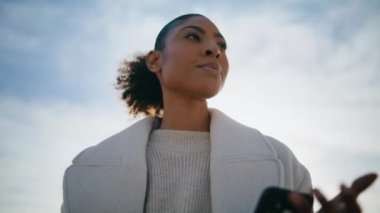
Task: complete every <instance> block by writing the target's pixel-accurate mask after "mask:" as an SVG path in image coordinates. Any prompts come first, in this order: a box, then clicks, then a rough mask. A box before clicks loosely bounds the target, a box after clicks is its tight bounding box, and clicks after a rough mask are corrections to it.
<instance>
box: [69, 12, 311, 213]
mask: <svg viewBox="0 0 380 213" xmlns="http://www.w3.org/2000/svg"><path fill="white" fill-rule="evenodd" d="M226 47H227V45H226V41H225V39H224V37H223V35H222V34H221V33H220V32H219V30H218V28H217V27H216V26H215V25H214V24H213V23H212V22H211V21H210V20H209V19H208V18H206V17H204V16H202V15H199V14H188V15H183V16H180V17H178V18H176V19H174V20H172V21H171V22H169V23H168V24H167V25H166V26H165V27H164V28H163V29H162V30H161V31H160V33H159V35H158V37H157V39H156V43H155V47H154V50H153V51H150V52H149V53H148V54H147V55H145V56H138V57H137V58H136V60H135V61H131V62H125V63H124V66H122V67H121V68H120V69H119V72H120V75H119V77H118V82H117V85H118V88H119V89H121V90H123V99H124V100H125V101H126V103H127V104H128V107H129V108H130V112H131V113H132V114H134V115H137V114H139V113H144V114H146V115H148V118H145V119H143V120H141V121H139V122H137V123H135V124H134V125H132V126H130V127H129V128H127V129H125V130H123V131H121V132H120V133H118V134H116V135H114V136H112V137H110V138H108V139H106V140H105V141H103V142H101V143H100V144H98V145H96V146H94V147H90V148H88V149H86V150H84V151H83V152H82V153H80V154H79V155H78V156H77V157H76V158H75V159H74V160H73V165H71V166H70V167H69V168H68V169H67V170H66V172H65V177H64V203H63V205H62V212H185V211H186V212H211V211H212V212H253V211H254V209H255V207H256V205H257V202H258V200H259V197H260V194H261V192H262V191H263V190H264V189H265V188H266V187H268V186H277V187H281V188H287V189H290V190H294V191H299V192H306V193H310V192H311V179H310V175H309V172H308V171H307V169H306V168H305V167H304V166H303V165H302V164H300V163H299V162H298V161H297V159H296V158H295V157H294V155H293V154H292V152H291V151H290V150H289V149H288V148H287V147H286V146H285V145H284V144H282V143H281V142H279V141H277V140H275V139H273V138H271V137H268V136H265V135H262V134H261V133H260V132H259V131H257V130H255V129H252V128H249V127H246V126H244V125H241V124H239V123H237V122H236V121H234V120H232V119H231V118H229V117H227V116H226V115H224V114H223V113H222V112H220V111H218V110H216V109H209V108H208V107H207V99H208V98H210V97H213V96H215V95H216V94H217V93H218V92H219V91H220V90H221V88H222V87H223V84H224V82H225V79H226V77H227V73H228V59H227V56H226ZM297 195H298V194H295V195H294V196H292V200H293V202H294V203H295V204H296V205H297V206H298V207H299V208H300V209H303V210H305V209H306V211H308V209H310V207H309V206H308V205H307V204H306V203H305V202H304V200H302V198H299V197H298V196H297ZM305 206H306V207H305Z"/></svg>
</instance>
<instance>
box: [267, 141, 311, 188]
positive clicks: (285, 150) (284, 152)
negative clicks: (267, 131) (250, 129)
mask: <svg viewBox="0 0 380 213" xmlns="http://www.w3.org/2000/svg"><path fill="white" fill-rule="evenodd" d="M265 137H266V138H267V141H268V143H271V144H272V146H273V148H274V149H275V151H276V155H277V158H278V159H279V160H280V161H281V163H282V164H283V166H284V183H285V187H286V188H289V189H291V190H297V191H302V192H305V193H310V191H311V188H312V183H311V176H310V173H309V171H308V169H307V168H306V167H305V166H304V165H303V164H302V163H301V162H300V161H299V160H298V159H297V157H296V156H295V155H294V153H293V152H292V151H291V149H290V148H289V147H288V146H286V145H285V144H284V143H282V142H280V141H279V140H277V139H275V138H273V137H270V136H265Z"/></svg>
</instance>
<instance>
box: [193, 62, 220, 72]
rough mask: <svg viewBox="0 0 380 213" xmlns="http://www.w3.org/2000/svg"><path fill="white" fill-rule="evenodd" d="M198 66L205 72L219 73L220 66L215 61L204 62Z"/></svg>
mask: <svg viewBox="0 0 380 213" xmlns="http://www.w3.org/2000/svg"><path fill="white" fill-rule="evenodd" d="M197 67H198V68H201V69H202V70H204V71H206V72H211V73H213V74H221V71H222V69H221V67H220V65H219V64H216V63H205V64H201V65H198V66H197Z"/></svg>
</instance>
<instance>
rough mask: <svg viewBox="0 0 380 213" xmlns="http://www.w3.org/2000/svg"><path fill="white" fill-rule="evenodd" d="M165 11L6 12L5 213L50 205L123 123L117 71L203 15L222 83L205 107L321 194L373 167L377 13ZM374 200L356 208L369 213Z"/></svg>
mask: <svg viewBox="0 0 380 213" xmlns="http://www.w3.org/2000/svg"><path fill="white" fill-rule="evenodd" d="M284 2H285V3H284ZM166 3H167V4H170V5H171V6H170V7H164V9H161V8H163V7H162V5H163V4H164V3H162V2H158V1H144V2H140V3H135V2H132V1H115V2H113V3H109V2H105V1H94V2H92V3H74V2H71V1H70V2H69V3H45V2H43V1H38V2H37V3H36V2H32V1H23V2H21V3H4V4H2V8H1V9H2V13H1V17H2V18H1V19H0V20H1V21H0V23H1V25H0V26H1V27H0V38H1V39H0V40H1V43H0V50H1V53H0V69H1V70H2V72H1V74H0V77H1V78H0V83H1V85H0V95H1V96H2V99H1V101H0V135H1V136H2V139H1V149H0V158H1V161H0V164H1V166H2V168H5V170H4V172H3V173H2V174H1V176H0V180H1V183H0V190H1V191H5V192H7V193H5V194H7V196H6V197H5V196H2V197H1V198H0V200H1V201H0V202H1V203H0V204H1V205H0V206H1V209H2V211H6V212H23V211H28V212H30V211H35V212H53V211H56V209H57V208H59V205H60V203H61V200H62V199H61V181H62V175H63V171H64V169H65V168H66V167H67V166H68V165H69V164H70V160H71V159H72V158H73V157H74V156H75V155H76V154H77V153H78V152H79V151H80V150H82V149H84V148H85V147H87V146H90V145H93V144H95V143H97V142H99V141H100V140H102V139H104V138H106V137H108V136H110V135H112V134H113V133H115V132H117V131H119V130H121V129H122V128H124V127H125V126H127V125H129V124H130V123H131V121H132V119H131V118H130V117H127V116H126V115H125V109H124V106H123V104H122V103H121V102H120V101H119V100H118V97H117V92H115V91H114V88H113V83H114V79H115V76H116V69H117V66H118V65H119V63H120V62H121V61H122V60H123V59H124V58H130V57H131V56H132V55H133V54H134V53H135V52H138V51H142V52H144V51H148V50H149V49H151V48H152V47H153V43H154V39H155V36H156V34H157V33H158V31H159V30H160V28H161V27H162V26H163V25H164V24H165V23H166V22H167V21H168V20H170V19H171V18H174V17H176V16H177V15H180V14H181V13H185V12H186V13H187V12H199V13H203V14H206V15H207V16H209V17H210V18H211V19H212V20H214V21H215V23H216V24H217V25H218V27H219V28H220V30H221V32H222V33H223V35H224V36H225V37H226V38H227V41H228V45H229V49H228V55H229V59H230V65H231V66H230V73H229V77H228V79H227V83H226V85H225V88H224V89H223V91H222V92H221V93H220V94H219V95H218V96H217V97H215V98H213V99H212V100H210V106H214V107H216V108H219V109H221V110H222V111H224V112H226V113H227V114H228V115H230V116H231V117H233V118H235V119H236V120H238V121H240V122H242V123H245V124H247V125H249V126H252V127H255V128H258V129H259V130H261V131H262V132H263V133H265V134H269V135H271V136H274V137H276V138H278V139H280V140H281V141H283V142H285V143H286V144H287V145H288V146H290V147H291V148H292V150H293V151H294V152H295V154H296V155H297V156H298V158H299V159H300V161H301V162H303V163H304V164H305V165H306V166H307V167H308V168H309V169H310V171H311V174H312V176H313V179H314V183H315V184H316V186H320V187H321V188H322V189H324V191H326V192H327V193H328V194H329V195H331V196H332V195H333V194H334V193H336V191H337V187H338V184H339V183H340V182H341V181H344V182H350V181H352V180H353V179H354V178H355V177H356V176H357V175H359V174H362V173H364V172H367V171H371V170H376V168H377V165H378V164H379V163H380V159H379V158H378V156H379V153H380V145H379V143H378V141H379V139H380V138H379V136H378V134H377V132H378V130H377V127H378V126H380V110H379V109H380V107H379V105H380V93H379V92H378V91H380V88H379V87H380V84H379V73H378V68H379V67H380V64H379V63H380V61H379V60H378V59H379V54H380V52H379V49H380V44H379V41H378V38H379V37H380V35H379V34H380V30H379V28H378V27H377V26H378V24H379V22H380V18H379V17H380V16H379V15H378V10H379V4H378V3H376V2H362V1H348V2H347V1H344V3H343V2H342V1H341V2H338V3H334V2H327V1H319V2H318V3H303V2H302V1H290V0H289V1H281V2H274V3H273V2H271V3H268V1H251V2H250V3H248V4H244V5H242V4H240V5H239V3H236V2H234V3H227V2H219V3H218V4H215V3H216V1H211V2H210V3H203V2H199V3H198V2H193V1H191V2H190V1H183V2H180V1H175V2H173V1H166ZM159 8H160V9H159ZM343 163H344V166H342V164H343ZM379 193H380V188H379V186H378V184H377V185H376V186H375V187H373V188H372V189H370V191H368V193H365V194H364V195H363V196H362V197H361V199H362V203H363V204H364V207H365V208H364V209H365V210H366V212H371V211H372V212H376V209H379V208H380V206H379V204H378V202H375V201H376V200H375V199H377V197H378V195H379Z"/></svg>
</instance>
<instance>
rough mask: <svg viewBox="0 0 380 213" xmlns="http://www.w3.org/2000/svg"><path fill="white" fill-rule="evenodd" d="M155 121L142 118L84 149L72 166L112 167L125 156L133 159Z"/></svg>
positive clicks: (143, 144)
mask: <svg viewBox="0 0 380 213" xmlns="http://www.w3.org/2000/svg"><path fill="white" fill-rule="evenodd" d="M155 121H156V120H155V119H154V118H144V119H142V120H140V121H138V122H136V123H134V124H132V125H131V126H129V127H127V128H126V129H124V130H122V131H120V132H118V133H116V134H114V135H112V136H111V137H108V138H107V139H105V140H103V141H101V142H100V143H98V144H97V145H95V146H91V147H88V148H86V149H85V150H83V151H82V152H80V153H79V154H78V155H77V156H76V157H75V158H74V159H73V165H89V166H91V165H108V164H110V165H112V164H115V163H121V161H122V160H123V158H125V157H126V156H130V155H132V156H130V157H133V153H135V154H136V152H138V149H139V148H140V147H143V146H145V142H146V141H147V139H148V137H149V133H150V131H151V129H152V126H153V125H154V123H155ZM144 141H145V142H144ZM130 153H131V154H130Z"/></svg>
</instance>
